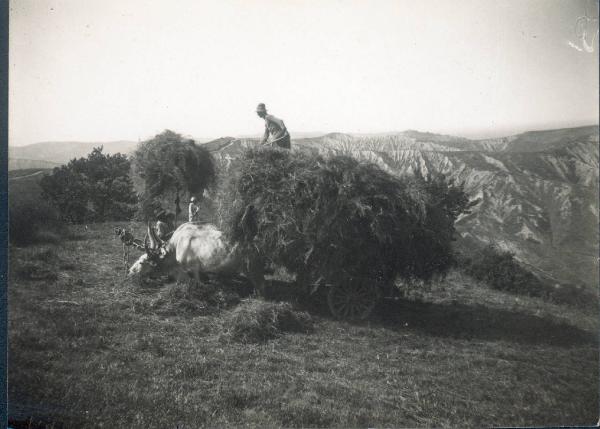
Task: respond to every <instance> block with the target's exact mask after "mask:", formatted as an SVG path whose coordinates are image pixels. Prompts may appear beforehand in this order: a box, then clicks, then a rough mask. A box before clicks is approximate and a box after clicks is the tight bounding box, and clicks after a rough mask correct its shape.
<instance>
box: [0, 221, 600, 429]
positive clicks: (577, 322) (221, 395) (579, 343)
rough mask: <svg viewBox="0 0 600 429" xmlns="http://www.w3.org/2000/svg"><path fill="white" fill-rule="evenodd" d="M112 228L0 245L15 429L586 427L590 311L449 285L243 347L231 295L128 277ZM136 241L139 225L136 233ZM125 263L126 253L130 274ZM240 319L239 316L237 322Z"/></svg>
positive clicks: (315, 312) (593, 380)
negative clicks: (7, 256)
mask: <svg viewBox="0 0 600 429" xmlns="http://www.w3.org/2000/svg"><path fill="white" fill-rule="evenodd" d="M115 225H116V224H113V223H110V224H109V223H107V224H98V225H89V228H88V229H87V230H86V229H83V228H82V227H78V228H73V231H72V234H71V238H70V239H69V240H65V241H63V242H60V243H58V244H46V245H39V246H31V247H27V248H11V261H10V269H11V274H10V282H9V401H10V403H9V413H10V417H11V419H12V423H13V424H12V426H13V427H27V424H31V427H56V428H58V427H110V428H113V427H139V428H176V427H178V428H194V427H200V426H210V427H231V426H252V427H267V426H268V427H273V426H285V427H301V426H304V427H368V426H370V427H433V426H435V427H440V426H452V427H462V426H470V427H482V426H500V425H504V426H506V425H509V426H530V425H542V426H557V425H567V424H572V425H584V424H595V423H596V421H597V420H598V347H597V346H598V344H597V332H598V322H597V312H593V313H589V312H588V313H586V312H585V311H583V310H577V309H573V308H571V307H562V306H557V305H552V304H549V303H545V302H543V301H540V300H538V299H535V298H525V297H515V296H513V295H508V294H505V293H502V292H499V291H494V290H490V289H487V288H485V287H484V286H482V285H478V284H476V283H474V282H473V281H472V280H470V279H468V278H465V277H463V276H461V275H459V274H456V273H454V274H452V275H451V276H449V277H448V278H447V279H446V280H445V281H443V282H441V283H438V284H434V285H431V286H428V287H427V288H424V289H422V290H419V291H408V292H407V296H406V297H405V298H404V299H401V300H398V301H390V302H385V303H384V304H382V305H381V306H380V307H379V308H378V309H377V311H376V314H375V315H374V317H373V318H372V320H370V321H369V322H364V323H358V324H349V323H345V322H339V321H335V320H332V319H330V318H329V317H328V316H327V314H326V313H325V312H323V311H322V310H319V309H316V308H312V309H311V308H310V307H309V305H308V304H307V303H306V302H305V301H302V300H301V301H300V302H299V303H297V304H296V305H297V306H299V308H300V309H302V310H307V309H308V310H309V312H310V313H311V316H310V317H311V319H312V330H310V331H308V330H307V331H306V332H303V331H302V330H300V331H299V332H281V333H280V335H275V336H274V337H273V338H272V339H270V340H266V341H259V342H240V341H236V340H235V339H233V338H232V337H231V336H230V335H228V332H229V330H230V328H231V327H230V326H229V325H228V323H230V321H231V320H233V319H234V318H232V315H233V314H234V312H236V311H237V313H236V314H239V309H240V308H252V306H255V305H258V304H257V303H256V301H255V300H253V299H252V298H242V299H241V300H240V299H239V298H238V297H237V296H236V295H235V293H234V292H232V289H231V287H230V285H222V286H221V287H217V286H214V285H213V286H209V287H208V288H206V289H205V290H204V291H189V290H186V289H185V288H180V287H177V286H175V285H172V284H169V285H160V284H150V285H145V286H142V285H139V284H136V283H135V282H131V281H130V280H125V279H124V277H123V272H122V261H121V257H122V256H121V255H122V254H121V244H120V242H119V241H118V240H116V239H115V238H113V232H112V228H113V227H114V226H115ZM133 226H135V227H136V228H137V231H138V235H139V236H141V235H142V233H143V225H133ZM137 255H139V253H134V252H132V261H133V259H134V257H135V256H137ZM242 314H244V313H242Z"/></svg>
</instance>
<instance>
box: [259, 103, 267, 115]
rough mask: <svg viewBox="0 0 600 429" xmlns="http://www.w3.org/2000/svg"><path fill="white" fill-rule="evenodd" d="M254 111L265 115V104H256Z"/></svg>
mask: <svg viewBox="0 0 600 429" xmlns="http://www.w3.org/2000/svg"><path fill="white" fill-rule="evenodd" d="M256 111H257V112H265V113H267V107H266V106H265V103H258V106H256Z"/></svg>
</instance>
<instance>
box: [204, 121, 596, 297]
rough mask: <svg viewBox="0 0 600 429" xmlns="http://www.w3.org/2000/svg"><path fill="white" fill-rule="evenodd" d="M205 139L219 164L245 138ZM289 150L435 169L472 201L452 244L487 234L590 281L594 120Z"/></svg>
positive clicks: (535, 262)
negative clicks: (471, 136)
mask: <svg viewBox="0 0 600 429" xmlns="http://www.w3.org/2000/svg"><path fill="white" fill-rule="evenodd" d="M218 143H219V144H213V145H212V146H211V149H212V150H213V151H214V152H213V153H214V154H215V156H216V158H217V160H218V161H219V163H220V164H221V166H222V167H223V168H225V169H227V168H234V167H232V165H235V164H232V162H233V161H234V160H235V158H236V157H237V156H238V155H239V154H240V153H241V151H242V150H243V148H244V147H247V146H250V145H254V144H256V141H253V140H237V139H233V138H230V139H220V140H219V141H218ZM293 146H294V150H306V151H313V152H319V153H321V154H323V155H335V154H345V155H350V156H352V157H355V158H358V159H361V160H366V161H370V162H374V163H376V164H378V165H379V166H380V167H381V168H383V169H384V170H386V171H388V172H390V173H392V174H396V175H403V174H410V173H412V172H414V171H415V170H417V169H418V170H420V171H422V172H424V173H427V172H441V173H443V174H445V175H447V176H449V177H451V178H453V179H455V180H457V181H458V182H463V183H464V184H465V190H466V191H467V192H468V193H469V195H470V197H471V198H473V199H480V200H481V202H480V203H479V204H478V205H477V206H476V207H475V208H474V209H473V211H472V213H471V214H468V215H464V216H463V217H461V218H460V219H459V220H458V223H457V228H458V230H459V233H460V235H461V239H460V240H459V246H460V247H462V248H464V249H473V248H475V247H474V246H473V245H474V244H475V245H486V244H488V243H493V244H495V245H497V246H499V247H500V248H502V249H506V250H510V251H511V252H514V253H515V255H516V257H517V258H518V259H519V260H520V261H521V262H522V263H524V264H526V265H528V266H529V267H530V268H532V269H533V270H534V271H535V272H537V273H538V274H539V275H541V276H543V277H545V278H547V279H549V280H553V281H556V282H583V283H586V284H588V285H590V286H595V285H596V284H597V281H598V260H597V254H598V128H597V127H595V126H592V127H580V128H572V129H563V130H552V131H533V132H527V133H523V134H519V135H516V136H511V137H505V138H501V139H493V140H480V141H477V140H468V139H464V138H458V137H452V136H442V135H436V134H431V133H420V132H416V131H406V132H403V133H395V134H389V135H369V136H354V135H348V134H340V133H332V134H327V135H325V136H322V137H315V138H305V139H297V140H295V141H294V145H293Z"/></svg>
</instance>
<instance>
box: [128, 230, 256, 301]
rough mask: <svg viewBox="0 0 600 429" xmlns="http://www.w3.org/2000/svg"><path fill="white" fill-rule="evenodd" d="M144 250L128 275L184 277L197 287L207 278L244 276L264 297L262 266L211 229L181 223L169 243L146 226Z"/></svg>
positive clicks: (254, 258) (254, 257)
mask: <svg viewBox="0 0 600 429" xmlns="http://www.w3.org/2000/svg"><path fill="white" fill-rule="evenodd" d="M144 248H145V251H146V253H145V254H144V255H142V256H140V258H139V259H138V260H137V261H136V262H135V263H134V264H133V265H132V266H131V268H130V269H129V274H130V275H133V274H139V275H141V276H147V275H151V274H153V275H156V274H175V275H176V276H177V279H178V280H181V279H182V277H183V276H187V277H188V278H189V279H191V280H194V281H195V282H196V284H199V283H200V281H201V280H205V279H206V278H207V277H208V275H209V274H216V275H219V276H231V277H233V276H236V275H238V274H243V275H245V277H247V278H248V280H250V282H251V283H252V285H253V286H254V288H255V289H256V290H257V291H258V292H259V293H261V294H262V293H263V286H264V264H263V263H262V261H261V260H260V258H258V257H256V256H254V255H242V254H241V252H239V251H238V247H237V246H234V247H231V246H229V244H228V243H227V242H226V241H225V238H224V237H223V233H222V232H221V231H219V230H218V228H217V227H216V226H214V225H211V224H196V223H184V224H182V225H180V226H179V227H178V228H177V229H176V230H175V231H174V232H173V235H172V236H171V238H170V239H169V240H162V239H160V238H159V237H158V236H157V235H156V233H155V231H154V228H152V227H151V226H150V224H148V232H147V235H146V240H145V242H144Z"/></svg>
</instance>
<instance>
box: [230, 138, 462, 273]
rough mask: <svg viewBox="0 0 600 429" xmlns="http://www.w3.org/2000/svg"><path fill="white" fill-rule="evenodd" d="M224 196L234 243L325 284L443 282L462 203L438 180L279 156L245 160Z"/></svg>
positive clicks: (264, 152)
mask: <svg viewBox="0 0 600 429" xmlns="http://www.w3.org/2000/svg"><path fill="white" fill-rule="evenodd" d="M457 192H458V193H457ZM229 193H230V194H231V195H232V196H233V198H232V202H231V203H230V204H231V209H230V210H229V213H230V215H229V219H227V220H226V222H225V229H226V230H227V231H228V232H229V234H230V235H231V238H232V241H233V242H236V243H239V244H240V245H241V246H242V247H243V248H245V249H246V250H247V251H248V252H255V251H258V252H259V254H261V255H262V256H263V257H264V258H265V259H266V260H267V261H269V262H272V263H274V264H275V265H280V266H283V267H285V268H286V269H287V270H289V271H290V272H292V273H296V274H298V273H307V274H308V276H309V277H312V278H313V279H316V278H318V277H320V276H323V275H325V276H326V277H327V278H328V279H329V280H331V279H338V278H340V276H344V275H351V276H362V277H369V278H373V279H378V280H380V281H391V280H393V279H394V278H395V277H397V276H403V277H405V278H420V279H429V278H431V277H432V276H434V275H436V274H443V273H445V272H446V271H447V270H448V268H449V267H450V266H451V265H452V263H453V258H452V251H451V241H452V236H453V233H454V226H453V224H454V220H455V219H456V217H457V216H458V214H459V212H460V211H461V210H460V209H461V208H464V207H465V205H466V203H467V199H466V197H465V196H464V194H463V193H462V190H461V189H455V188H450V187H448V186H447V185H446V184H445V182H442V181H440V180H426V179H424V178H422V177H420V176H418V175H417V176H415V177H403V178H399V177H395V176H392V175H390V174H388V173H386V172H384V171H383V170H381V169H380V168H379V167H378V166H376V165H374V164H366V163H361V162H359V161H357V160H355V159H353V158H350V157H346V156H333V157H329V158H324V157H321V156H317V155H309V154H305V153H302V152H290V151H284V150H278V149H251V150H248V151H246V152H245V154H244V156H243V157H242V159H241V167H240V170H239V172H238V173H237V175H236V176H235V177H233V178H232V180H231V181H230V183H229Z"/></svg>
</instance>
